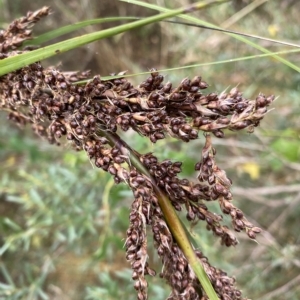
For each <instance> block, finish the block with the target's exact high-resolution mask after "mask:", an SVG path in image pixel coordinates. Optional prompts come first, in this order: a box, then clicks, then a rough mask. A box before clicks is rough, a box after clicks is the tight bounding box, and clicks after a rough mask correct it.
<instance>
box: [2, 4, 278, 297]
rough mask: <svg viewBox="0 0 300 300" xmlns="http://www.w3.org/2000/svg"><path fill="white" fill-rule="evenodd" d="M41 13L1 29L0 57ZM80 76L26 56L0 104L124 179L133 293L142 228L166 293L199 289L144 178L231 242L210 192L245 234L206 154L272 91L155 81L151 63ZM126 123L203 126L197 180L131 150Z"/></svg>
mask: <svg viewBox="0 0 300 300" xmlns="http://www.w3.org/2000/svg"><path fill="white" fill-rule="evenodd" d="M47 14H49V8H46V7H45V8H42V9H41V10H39V11H37V12H34V13H28V14H27V16H26V17H24V18H21V19H18V20H15V21H14V22H13V23H12V24H11V25H10V26H9V28H8V29H7V30H3V31H1V32H0V59H5V58H6V57H9V56H13V55H17V54H19V53H22V52H24V51H28V50H26V49H22V48H21V45H22V43H23V42H24V41H25V40H28V39H30V38H32V36H31V30H29V28H30V27H31V26H32V25H33V24H34V23H36V22H37V21H38V20H39V19H40V18H41V17H43V16H46V15H47ZM121 75H122V74H121ZM89 76H90V75H89V73H88V72H61V71H59V70H57V69H55V68H53V67H49V68H46V69H45V68H43V66H42V65H41V64H40V63H39V62H36V63H34V64H31V65H29V66H26V67H24V68H22V69H20V70H17V71H14V72H11V73H9V74H7V75H5V76H2V77H0V109H1V110H4V111H6V112H7V113H8V118H9V119H10V120H12V121H13V122H15V123H16V124H17V125H19V126H21V127H24V126H25V125H26V124H31V126H32V129H33V131H34V132H35V133H36V134H37V135H38V136H41V137H45V138H47V139H48V140H49V142H50V143H56V144H58V145H59V144H60V143H61V140H62V138H63V137H65V139H66V140H67V141H68V142H69V143H70V144H71V145H73V147H74V148H75V149H76V150H78V151H79V150H83V151H85V152H86V153H87V155H88V157H89V159H90V160H91V161H92V162H93V163H94V165H95V166H96V167H98V168H101V169H103V170H104V171H106V172H108V173H110V174H111V175H112V176H113V178H114V181H115V183H116V184H118V183H120V182H124V183H126V184H127V185H128V186H129V187H130V189H131V190H132V192H133V198H134V199H133V202H132V205H131V211H130V214H129V228H128V230H127V237H126V242H125V248H126V259H127V260H128V261H129V262H130V264H131V268H132V270H133V273H132V279H133V280H134V282H135V283H134V288H135V289H136V290H137V298H138V299H139V300H144V299H147V297H148V293H147V286H148V283H147V281H146V275H150V276H154V275H155V273H156V272H155V271H154V270H153V269H152V268H150V266H149V264H148V251H147V243H148V242H147V241H148V235H149V229H150V232H151V234H152V236H153V239H154V245H155V247H156V249H157V253H158V255H159V256H160V258H161V260H162V265H163V267H162V271H161V272H160V276H161V277H162V278H164V279H165V280H166V281H167V282H168V283H169V285H170V286H171V294H170V296H169V298H168V299H170V300H171V299H174V300H175V299H182V300H183V299H184V300H188V299H190V300H196V299H202V300H204V299H208V298H207V296H206V295H205V293H204V291H203V288H202V287H201V285H200V283H199V280H198V278H197V277H196V276H195V274H194V272H193V270H192V268H191V266H190V265H189V263H188V261H187V259H186V258H185V256H184V254H183V252H182V251H181V249H180V248H179V246H178V244H177V242H176V240H175V239H174V237H173V236H172V234H171V231H170V228H169V227H168V225H167V223H166V221H165V218H164V215H163V213H162V211H161V209H160V207H159V204H158V199H157V197H158V196H157V195H156V194H155V189H154V188H153V187H154V185H155V186H157V187H158V188H159V189H160V190H161V191H162V192H163V193H164V194H165V195H167V197H168V199H169V200H170V202H171V203H172V205H173V206H174V208H175V209H176V210H177V211H181V210H182V209H186V212H187V213H186V217H187V219H188V220H189V221H191V222H193V223H196V222H197V221H199V220H203V221H205V222H206V224H207V229H208V230H211V231H212V232H213V233H214V234H215V235H216V236H218V237H220V239H221V243H222V244H224V245H226V246H235V245H236V244H237V239H236V237H235V236H234V234H233V233H232V232H231V231H230V229H229V228H228V227H227V226H226V225H223V224H222V219H223V216H222V215H219V214H215V213H214V212H212V211H210V210H209V208H208V205H209V202H210V201H218V203H219V206H220V208H221V211H222V213H223V214H226V215H230V217H231V220H232V227H233V229H234V230H235V231H246V232H247V234H248V236H249V237H250V238H251V239H255V237H256V234H258V233H259V232H260V229H259V228H258V227H255V226H254V225H253V224H251V223H250V222H249V221H248V220H247V219H246V218H245V216H244V214H243V212H242V211H241V210H240V209H238V208H236V207H235V206H234V205H233V204H232V194H231V191H230V188H231V185H232V183H231V180H230V179H229V178H228V177H227V175H226V172H225V171H224V170H222V169H221V168H219V166H218V165H217V163H216V161H215V155H216V150H215V149H214V147H213V146H212V138H211V134H213V135H214V136H216V137H218V138H222V137H224V130H225V129H230V130H242V129H247V130H248V131H249V132H252V131H253V130H254V128H255V127H256V126H258V125H259V123H260V121H261V120H262V119H263V117H264V116H265V114H266V113H267V112H268V106H269V105H270V104H271V103H272V102H273V100H274V96H268V97H266V96H265V95H263V94H259V95H258V97H257V98H256V99H255V100H249V99H246V98H244V97H243V95H242V93H241V92H239V91H238V90H237V88H233V89H232V90H231V91H229V92H228V93H225V92H223V93H221V94H220V95H218V94H216V93H209V94H205V93H204V92H203V91H204V90H205V89H206V88H207V86H208V85H207V83H206V82H205V81H203V79H202V77H200V76H196V77H194V78H193V79H192V80H190V79H188V78H185V79H183V80H182V81H181V83H180V84H179V85H178V86H177V87H175V88H174V87H173V86H172V84H171V83H170V82H167V83H164V77H163V76H162V75H161V74H159V73H158V72H157V71H156V70H155V69H153V70H152V72H151V74H150V76H149V77H148V78H147V79H146V80H145V81H144V82H142V83H141V84H140V85H138V86H137V87H134V86H133V85H132V84H131V83H130V81H128V80H127V79H125V78H118V79H112V80H108V81H103V80H101V78H100V76H94V78H93V79H92V80H89V81H88V82H87V83H86V84H85V85H79V84H76V82H77V81H79V80H83V79H87V78H89ZM129 129H131V130H133V131H135V132H136V133H138V134H140V135H142V136H144V137H145V138H148V139H150V141H151V142H153V143H156V142H157V141H158V140H161V139H164V138H165V137H167V136H172V137H173V138H176V139H179V140H182V141H184V142H190V141H191V140H195V139H197V138H198V133H199V131H203V132H205V140H206V141H205V145H204V147H203V150H202V153H201V159H200V161H199V162H197V163H196V165H195V170H196V171H197V172H198V174H197V180H196V181H195V182H193V181H192V180H189V179H182V178H180V177H179V175H180V173H181V166H182V163H181V162H172V160H171V159H167V160H164V161H162V162H160V161H159V160H158V159H157V157H156V156H155V155H154V154H153V153H147V154H144V155H141V154H139V153H137V152H135V151H134V150H133V149H131V148H130V147H129V146H128V145H127V144H126V143H125V142H124V141H123V140H121V138H120V137H119V135H118V134H117V133H116V132H117V130H119V131H123V132H126V131H128V130H129ZM210 133H211V134H210ZM109 135H110V136H113V137H114V141H113V142H112V140H110V139H109V138H108V136H109ZM130 153H134V154H135V155H137V157H138V158H139V160H140V163H141V164H142V165H143V167H145V168H146V169H147V172H149V174H150V175H149V177H151V178H149V177H148V176H147V174H144V173H143V172H142V171H139V170H138V169H137V168H135V167H134V166H133V165H132V164H131V161H130ZM195 253H196V255H197V257H198V258H199V260H200V261H201V263H202V265H203V266H204V269H205V271H206V273H207V274H208V276H209V279H210V280H211V282H212V285H213V287H214V288H215V290H216V292H217V294H218V296H219V298H220V299H222V300H229V299H233V300H240V299H245V298H243V296H242V294H241V292H240V291H239V290H237V289H236V287H235V280H234V279H233V278H231V277H229V276H228V275H227V274H226V273H225V272H224V271H222V270H219V269H217V268H215V267H213V266H211V265H210V264H209V262H208V259H207V258H206V257H205V256H204V255H203V253H202V252H201V251H199V250H195Z"/></svg>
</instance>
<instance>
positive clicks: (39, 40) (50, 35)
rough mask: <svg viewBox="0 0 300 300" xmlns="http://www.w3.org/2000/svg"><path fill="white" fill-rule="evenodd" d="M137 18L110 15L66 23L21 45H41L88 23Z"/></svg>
mask: <svg viewBox="0 0 300 300" xmlns="http://www.w3.org/2000/svg"><path fill="white" fill-rule="evenodd" d="M137 19H138V18H136V17H111V18H101V19H92V20H86V21H82V22H78V23H75V24H71V25H66V26H63V27H60V28H57V29H54V30H51V31H49V32H46V33H43V34H41V35H39V36H38V37H36V38H34V39H32V40H29V41H26V42H25V43H24V44H23V46H26V45H41V44H43V43H45V42H48V41H51V40H53V39H55V38H57V37H60V36H63V35H65V34H68V33H71V32H74V31H76V30H79V29H82V28H84V27H87V26H90V25H95V24H101V23H108V22H115V21H132V20H137Z"/></svg>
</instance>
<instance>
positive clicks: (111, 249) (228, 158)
mask: <svg viewBox="0 0 300 300" xmlns="http://www.w3.org/2000/svg"><path fill="white" fill-rule="evenodd" d="M148 2H150V3H154V4H158V5H160V6H162V7H168V8H176V7H179V6H183V5H186V4H189V3H190V2H192V1H189V0H176V1H171V0H149V1H148ZM44 5H50V6H51V8H52V10H53V14H52V15H51V16H50V17H48V18H46V19H44V20H43V21H42V22H40V23H39V25H38V26H37V27H36V28H34V33H35V34H36V35H38V34H40V33H43V32H46V31H49V30H51V29H54V28H57V27H59V26H63V25H67V24H72V23H74V22H78V21H80V20H86V19H92V18H100V17H108V16H139V17H143V16H148V15H151V14H153V11H151V10H148V9H145V8H141V7H138V6H134V5H130V4H126V3H123V2H119V1H108V0H107V1H105V0H102V1H95V0H94V1H93V0H76V1H75V0H71V1H62V0H53V1H45V0H35V1H29V0H14V1H9V0H0V27H2V28H5V27H6V26H7V25H8V24H9V23H10V22H11V21H12V20H13V19H14V18H16V17H20V16H22V15H24V14H26V12H27V11H28V10H36V9H38V8H40V7H42V6H44ZM299 11H300V3H299V1H297V0H294V1H292V0H282V1H276V0H269V1H261V0H255V1H250V0H236V1H232V3H230V4H225V5H222V6H220V7H213V8H210V9H207V10H205V11H201V12H197V13H194V15H195V16H197V17H199V18H201V19H204V20H207V21H209V22H211V23H214V24H216V25H220V26H221V27H223V28H228V29H231V30H236V31H240V32H245V33H252V34H256V35H261V36H265V37H269V38H274V39H278V40H282V41H291V42H295V43H297V42H298V41H299ZM116 24H117V23H110V24H106V25H105V26H113V25H116ZM101 28H104V27H103V25H102V27H100V26H99V25H98V26H90V27H88V28H86V29H84V30H81V32H80V34H83V33H86V32H92V31H95V30H99V29H101ZM78 34H79V33H78V32H76V33H74V34H73V35H69V37H71V36H75V35H78ZM64 38H65V37H64ZM56 41H58V40H56ZM52 42H53V41H52ZM256 43H259V44H261V45H263V46H264V47H267V48H268V49H270V50H272V51H280V50H284V49H288V48H287V47H286V46H282V45H278V44H272V43H270V42H266V41H256ZM253 54H259V52H258V51H257V50H255V49H253V48H251V47H249V46H247V45H245V44H243V43H241V42H239V41H236V40H235V39H233V38H232V37H229V36H227V35H225V34H224V33H218V32H215V31H209V30H205V29H201V28H193V27H187V26H183V25H176V24H168V23H159V24H154V25H150V26H147V27H144V28H141V29H139V30H134V31H132V32H129V33H124V34H121V35H118V36H116V37H114V38H111V39H106V40H102V41H99V42H96V43H93V44H90V45H88V46H86V47H82V48H80V49H77V50H73V51H72V52H68V53H65V54H62V55H60V56H57V57H55V58H52V59H49V60H47V61H45V62H43V64H44V65H45V66H49V65H54V66H56V67H57V68H59V69H62V70H65V71H67V70H86V69H90V70H92V73H93V74H99V73H100V74H101V75H103V76H106V75H109V74H110V73H114V72H120V71H124V70H128V72H129V73H137V72H142V71H147V70H148V69H150V68H152V67H156V68H158V69H163V68H167V67H179V66H184V65H190V64H193V63H204V62H212V61H220V60H225V59H231V58H237V57H243V56H248V55H253ZM285 58H286V59H287V60H289V61H291V62H293V63H294V64H296V65H299V61H300V56H299V54H293V55H292V54H289V55H286V56H285ZM164 75H165V77H166V80H170V81H172V82H174V83H179V82H180V81H181V80H182V79H183V78H184V77H193V76H194V75H201V76H202V77H203V78H204V79H205V80H206V81H207V82H208V83H209V84H210V87H209V91H218V92H221V91H223V90H225V89H227V88H228V87H229V88H230V87H234V86H237V85H238V86H239V89H240V90H242V91H244V95H246V96H247V97H249V98H251V97H252V98H253V97H256V96H257V94H258V93H259V92H263V93H265V94H275V95H276V96H279V98H278V99H277V101H275V103H274V105H273V107H274V110H272V112H270V113H269V114H268V115H267V116H266V117H265V119H264V120H263V122H262V124H261V126H260V127H259V128H256V130H255V132H254V133H253V134H249V133H246V132H239V133H235V132H227V133H226V137H225V138H224V139H217V138H214V139H213V143H214V145H215V147H216V149H217V151H218V155H217V161H218V163H219V165H220V166H221V167H222V168H224V169H225V170H226V171H227V173H228V174H229V177H230V178H231V179H232V180H233V183H234V185H233V194H234V196H235V204H236V205H237V206H239V207H240V208H241V209H242V210H243V211H244V212H245V213H246V215H247V217H248V218H249V219H250V220H251V221H253V222H254V223H255V224H257V225H258V226H261V227H262V228H263V229H264V230H265V231H264V232H263V233H262V234H261V235H260V236H259V237H258V239H257V243H256V242H253V241H250V240H249V239H248V238H247V237H246V236H245V235H244V234H240V235H238V238H239V240H240V244H239V245H238V246H237V247H236V248H229V249H227V248H224V247H221V246H220V245H219V242H218V241H217V240H216V239H215V238H214V237H213V236H212V235H211V233H210V232H207V231H206V230H205V225H204V224H198V226H196V227H195V228H194V229H193V232H194V234H195V237H196V239H197V240H198V242H199V245H200V246H201V249H203V251H204V253H205V254H206V255H207V256H208V257H209V259H210V262H211V264H212V265H215V266H217V267H219V268H223V269H225V270H226V271H227V272H228V273H229V274H231V275H233V276H235V277H236V279H237V283H238V286H239V288H241V289H242V290H243V292H244V295H245V296H248V297H249V298H252V299H261V300H262V299H264V300H266V299H288V300H289V299H290V300H292V299H299V298H300V288H299V287H300V284H299V283H300V275H299V274H300V259H299V257H300V235H299V216H300V205H299V204H300V184H299V182H300V141H299V138H300V118H299V115H300V104H299V103H300V102H299V93H300V83H299V82H300V74H299V73H297V72H296V71H294V70H292V69H289V68H288V67H286V66H285V65H283V64H282V63H280V62H278V61H276V60H275V59H272V58H257V59H254V60H247V61H240V62H235V63H228V64H220V65H213V66H206V67H198V68H190V69H185V70H178V71H172V72H168V73H164ZM144 78H145V76H139V77H133V78H132V81H133V82H134V83H135V84H138V83H139V82H141V81H142V80H143V79H144ZM128 135H131V136H130V141H131V146H133V147H134V148H135V149H136V150H138V151H140V152H142V153H145V152H148V151H149V149H150V151H155V154H156V155H158V156H159V157H160V158H162V159H163V158H172V159H173V160H176V161H183V162H184V172H183V174H182V176H185V177H192V176H195V173H194V171H193V169H194V162H195V161H196V160H197V159H199V158H200V155H201V149H202V146H203V140H204V139H203V137H202V136H201V135H199V136H200V138H199V140H197V141H193V142H192V143H190V144H182V143H181V142H176V141H175V140H173V139H171V138H170V139H165V140H163V141H159V142H158V143H157V144H155V145H152V144H151V143H149V142H148V141H146V140H144V139H142V138H141V137H136V136H135V135H132V133H130V132H129V133H128ZM131 201H132V196H131V194H130V191H128V189H127V188H126V186H125V185H120V186H114V184H113V181H112V179H110V178H109V176H108V175H107V174H105V173H104V172H101V171H99V170H97V169H94V168H93V166H92V165H91V163H90V162H89V160H88V159H87V157H86V155H85V153H83V152H80V153H78V152H75V151H74V150H72V149H71V148H70V147H68V145H62V146H61V147H56V146H52V145H48V144H47V142H46V141H43V140H40V139H38V138H37V137H35V136H34V135H33V134H32V133H31V132H30V129H29V128H28V129H26V130H23V129H19V128H17V127H16V126H15V125H14V124H10V123H9V122H8V121H7V119H6V115H5V113H2V112H1V113H0V235H1V236H0V254H1V260H0V299H30V300H34V299H53V300H58V299H61V300H69V299H74V300H77V299H90V300H93V299H127V300H131V299H135V297H136V296H135V292H134V289H133V287H132V282H131V279H130V278H131V271H130V269H129V264H128V263H127V262H126V260H125V255H124V248H123V245H124V242H125V238H126V229H127V226H128V214H129V207H130V204H131ZM211 205H212V206H213V204H211ZM215 209H216V212H217V207H216V206H215ZM150 248H151V247H150ZM149 252H150V254H151V255H150V261H151V264H152V265H154V266H155V268H156V270H157V271H158V272H159V269H160V262H159V260H158V259H157V257H156V255H155V251H153V250H152V249H150V250H149ZM149 281H150V299H158V300H159V299H165V298H166V297H167V295H168V294H169V289H168V287H167V286H166V285H164V284H163V283H162V282H161V281H160V280H159V278H151V279H149Z"/></svg>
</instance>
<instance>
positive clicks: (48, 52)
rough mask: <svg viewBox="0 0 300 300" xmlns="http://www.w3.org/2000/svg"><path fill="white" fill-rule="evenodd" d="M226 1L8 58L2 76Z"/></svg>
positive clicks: (202, 4)
mask: <svg viewBox="0 0 300 300" xmlns="http://www.w3.org/2000/svg"><path fill="white" fill-rule="evenodd" d="M224 1H226V0H215V1H208V2H206V1H201V2H197V3H194V4H192V5H190V6H189V7H187V8H185V7H183V8H179V9H175V10H168V11H167V12H165V13H161V14H159V15H155V16H151V17H148V18H145V19H142V20H138V21H135V22H131V23H128V24H125V25H120V26H116V27H113V28H109V29H105V30H101V31H97V32H93V33H89V34H86V35H82V36H79V37H75V38H72V39H68V40H65V41H63V42H59V43H56V44H52V45H49V46H47V47H43V48H39V49H37V50H33V51H30V52H27V53H23V54H19V55H16V56H13V57H8V58H5V59H2V60H1V61H0V76H1V75H5V74H7V73H9V72H12V71H15V70H17V69H20V68H22V67H25V66H27V65H29V64H32V63H34V62H37V61H40V60H43V59H46V58H48V57H51V56H55V55H57V54H59V53H63V52H66V51H69V50H72V49H75V48H78V47H80V46H83V45H86V44H89V43H91V42H94V41H97V40H100V39H104V38H108V37H111V36H114V35H117V34H119V33H122V32H125V31H128V30H132V29H135V28H138V27H141V26H145V25H148V24H151V23H155V22H158V21H161V20H164V19H167V18H170V17H174V16H177V15H180V14H185V13H189V12H192V11H194V10H200V9H203V8H205V7H207V6H209V5H212V4H216V3H222V2H224Z"/></svg>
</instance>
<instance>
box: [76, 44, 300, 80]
mask: <svg viewBox="0 0 300 300" xmlns="http://www.w3.org/2000/svg"><path fill="white" fill-rule="evenodd" d="M297 52H300V49H291V50H285V51H278V52H270V53H266V54H256V55H250V56H243V57H236V58H230V59H225V60H218V61H212V62H207V63H200V64H192V65H187V66H182V67H175V68H168V69H160V70H157V71H158V72H171V71H177V70H184V69H190V68H198V67H203V66H213V65H220V64H226V63H233V62H237V61H245V60H250V59H257V58H264V57H268V56H274V55H283V54H289V53H297ZM148 74H151V71H147V72H141V73H134V74H127V75H116V76H103V77H101V79H102V80H112V79H116V78H127V77H134V76H141V75H148ZM89 80H90V79H86V80H82V81H77V82H76V84H85V83H87V82H88V81H89Z"/></svg>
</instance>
